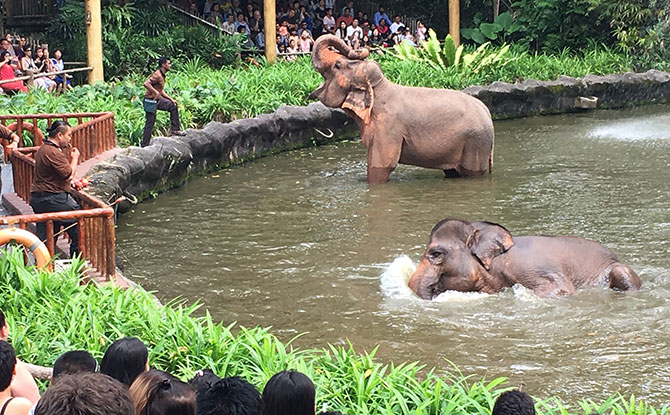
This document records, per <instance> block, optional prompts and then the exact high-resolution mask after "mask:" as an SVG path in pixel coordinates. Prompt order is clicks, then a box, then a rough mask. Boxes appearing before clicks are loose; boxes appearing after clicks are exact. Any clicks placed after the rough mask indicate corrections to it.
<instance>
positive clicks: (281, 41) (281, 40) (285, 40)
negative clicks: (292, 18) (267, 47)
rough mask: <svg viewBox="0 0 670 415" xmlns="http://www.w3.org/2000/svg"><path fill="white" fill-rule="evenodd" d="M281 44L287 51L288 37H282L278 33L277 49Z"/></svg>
mask: <svg viewBox="0 0 670 415" xmlns="http://www.w3.org/2000/svg"><path fill="white" fill-rule="evenodd" d="M279 46H283V47H284V52H286V46H288V38H282V37H281V36H279V35H277V51H279Z"/></svg>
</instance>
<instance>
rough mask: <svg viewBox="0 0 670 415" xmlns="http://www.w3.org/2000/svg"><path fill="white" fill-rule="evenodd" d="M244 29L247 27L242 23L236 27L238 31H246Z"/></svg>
mask: <svg viewBox="0 0 670 415" xmlns="http://www.w3.org/2000/svg"><path fill="white" fill-rule="evenodd" d="M246 30H247V28H246V26H244V25H240V27H238V28H237V31H238V32H239V33H242V32H243V31H246Z"/></svg>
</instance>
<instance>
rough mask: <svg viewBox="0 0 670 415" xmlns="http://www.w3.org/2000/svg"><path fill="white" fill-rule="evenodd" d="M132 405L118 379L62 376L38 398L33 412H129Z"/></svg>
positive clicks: (95, 414) (87, 414) (70, 414)
mask: <svg viewBox="0 0 670 415" xmlns="http://www.w3.org/2000/svg"><path fill="white" fill-rule="evenodd" d="M134 413H135V407H134V406H133V401H132V400H131V399H130V395H129V394H128V391H127V390H126V389H125V388H124V387H123V385H121V384H120V383H119V382H117V381H115V380H114V379H112V378H110V377H109V376H105V375H103V374H100V373H83V374H81V373H80V374H76V375H63V376H61V378H60V379H59V380H58V382H57V383H56V384H54V385H53V386H51V387H50V388H48V389H47V391H46V392H45V393H44V395H42V398H41V399H40V400H39V401H37V406H36V407H35V415H75V414H76V415H101V414H105V415H128V414H134Z"/></svg>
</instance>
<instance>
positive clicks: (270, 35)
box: [263, 0, 277, 63]
mask: <svg viewBox="0 0 670 415" xmlns="http://www.w3.org/2000/svg"><path fill="white" fill-rule="evenodd" d="M275 8H276V2H275V0H264V1H263V21H264V22H265V23H264V25H265V26H264V29H263V32H264V33H265V60H267V61H268V63H275V62H277V16H276V12H275Z"/></svg>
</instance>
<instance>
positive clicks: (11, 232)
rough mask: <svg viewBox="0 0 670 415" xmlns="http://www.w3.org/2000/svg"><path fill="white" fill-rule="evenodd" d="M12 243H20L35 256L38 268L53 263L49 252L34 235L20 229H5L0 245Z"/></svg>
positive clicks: (1, 234) (0, 234)
mask: <svg viewBox="0 0 670 415" xmlns="http://www.w3.org/2000/svg"><path fill="white" fill-rule="evenodd" d="M11 241H16V242H17V243H20V244H21V245H23V246H25V247H26V248H28V250H29V251H30V252H32V253H33V255H35V263H36V265H37V268H44V267H46V266H47V265H49V263H50V262H51V255H50V254H49V250H48V249H47V247H46V245H44V243H43V242H42V241H40V239H39V238H38V237H37V236H35V234H34V233H32V232H28V231H26V230H23V229H20V228H5V229H2V230H0V245H4V244H6V243H9V242H11Z"/></svg>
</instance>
